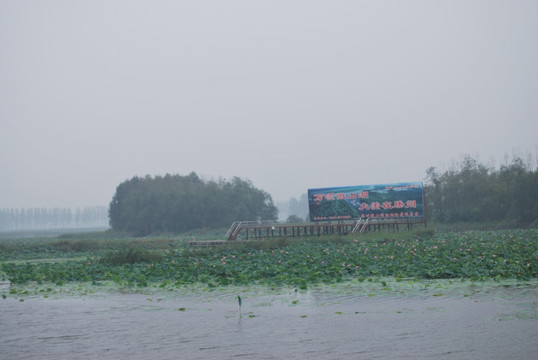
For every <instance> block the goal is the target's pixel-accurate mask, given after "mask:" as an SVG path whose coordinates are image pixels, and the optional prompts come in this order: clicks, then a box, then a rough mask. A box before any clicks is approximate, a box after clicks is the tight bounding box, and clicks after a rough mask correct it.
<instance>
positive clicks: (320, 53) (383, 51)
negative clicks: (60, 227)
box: [0, 0, 538, 208]
mask: <svg viewBox="0 0 538 360" xmlns="http://www.w3.org/2000/svg"><path fill="white" fill-rule="evenodd" d="M537 39H538V1H535V0H530V1H519V0H518V1H514V0H506V1H493V0H485V1H473V0H462V1H454V0H451V1H439V0H436V1H404V0H397V1H359V0H353V1H352V0H350V1H346V0H342V1H338V0H331V1H312V0H306V1H292V0H286V1H276V0H271V1H254V0H245V1H229V0H228V1H222V0H210V1H179V0H178V1H172V0H170V1H162V0H152V1H149V0H148V1H133V0H124V1H118V0H104V1H96V0H91V1H90V0H88V1H71V0H65V1H54V0H48V1H44V0H35V1H31V0H30V1H23V0H12V1H11V0H0V124H1V128H0V208H10V207H64V206H65V207H78V206H93V205H108V204H109V202H110V200H111V199H112V196H113V195H114V192H115V190H116V186H118V185H119V184H120V183H121V182H122V181H124V180H126V179H129V178H131V177H133V176H135V175H138V176H144V175H146V174H150V175H165V174H166V173H171V174H181V175H186V174H188V173H190V172H191V171H195V172H196V173H197V174H198V175H199V176H201V177H203V178H205V179H211V178H219V177H223V178H226V179H230V178H232V177H233V176H239V177H242V178H247V179H250V180H251V181H252V182H253V184H254V186H256V187H257V188H261V189H263V190H265V191H267V192H269V193H270V194H271V195H272V196H273V199H274V200H287V199H289V198H290V197H292V196H294V197H297V198H298V197H299V196H300V195H301V194H302V193H305V192H306V191H307V189H308V188H317V187H330V186H345V185H365V184H377V183H393V182H402V181H421V180H423V179H424V177H425V172H426V169H427V168H428V167H430V166H435V167H438V168H440V169H441V168H443V166H448V164H450V163H451V162H453V161H459V160H461V157H462V156H463V155H464V154H470V155H472V156H475V157H478V159H479V160H480V161H481V162H483V163H492V162H493V161H495V163H496V165H497V166H499V164H501V163H503V162H504V161H505V155H506V154H508V155H509V158H510V159H511V157H512V153H513V152H519V153H521V154H522V155H524V156H526V155H527V154H531V155H532V157H533V159H534V160H533V162H534V164H535V163H536V159H535V156H536V152H537V149H538V116H537V115H538V66H537V64H538V41H537Z"/></svg>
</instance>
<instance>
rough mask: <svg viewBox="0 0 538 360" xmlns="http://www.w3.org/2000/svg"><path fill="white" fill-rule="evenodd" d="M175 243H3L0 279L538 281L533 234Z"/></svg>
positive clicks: (129, 282)
mask: <svg viewBox="0 0 538 360" xmlns="http://www.w3.org/2000/svg"><path fill="white" fill-rule="evenodd" d="M185 244H186V243H185V241H184V239H178V238H177V237H156V238H143V239H131V238H127V237H121V236H119V237H118V236H114V235H111V234H110V233H109V234H97V235H93V236H92V235H91V234H86V235H77V236H73V237H71V238H69V237H63V238H61V237H60V238H55V239H33V240H27V239H25V240H24V241H11V242H10V241H7V242H6V241H4V242H2V246H3V251H2V257H1V261H2V262H1V263H0V272H3V273H4V277H7V278H8V279H9V280H10V281H11V283H12V284H18V285H24V284H30V283H37V284H47V283H52V284H56V286H66V285H67V284H70V283H73V282H89V283H92V284H94V285H99V284H101V283H106V282H112V283H116V284H118V285H122V286H128V287H147V286H157V287H163V288H165V287H167V288H168V287H174V286H181V285H184V284H205V285H207V286H208V287H212V286H221V285H249V284H264V285H271V286H273V285H278V286H280V285H286V286H297V287H299V288H303V289H304V288H307V287H308V286H309V285H311V284H316V283H327V284H331V283H338V282H343V281H347V280H354V281H355V280H356V281H359V282H360V281H364V280H365V279H368V278H372V277H376V278H381V277H392V278H394V279H396V281H398V280H399V279H406V278H416V279H454V278H462V279H470V280H487V279H530V278H535V277H536V276H537V275H538V265H537V263H538V230H534V229H533V230H499V231H467V232H452V233H437V234H435V233H433V232H432V231H428V230H422V231H417V232H402V233H390V232H387V233H370V234H366V235H364V234H361V235H356V236H342V237H330V238H329V237H327V238H317V237H316V238H299V239H289V238H286V239H285V238H279V239H268V240H264V241H257V242H254V241H252V242H245V243H240V244H233V245H230V246H223V247H219V248H214V249H193V248H188V247H187V246H186V245H185Z"/></svg>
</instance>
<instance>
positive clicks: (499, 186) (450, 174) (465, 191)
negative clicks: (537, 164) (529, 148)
mask: <svg viewBox="0 0 538 360" xmlns="http://www.w3.org/2000/svg"><path fill="white" fill-rule="evenodd" d="M425 194H426V195H425V196H426V199H425V200H426V215H427V217H428V219H429V220H433V221H437V222H442V223H454V222H503V223H507V224H514V225H515V224H517V225H531V224H533V223H534V224H536V221H537V220H538V171H537V170H536V169H534V170H533V169H532V167H531V165H530V164H528V163H525V162H524V161H523V160H522V159H521V158H519V157H517V156H516V157H514V158H513V160H512V162H511V163H507V164H505V165H501V166H500V168H499V169H495V168H494V167H491V166H490V167H488V166H486V165H484V164H481V163H479V162H478V161H477V160H475V159H474V158H472V157H470V156H467V157H465V158H464V160H463V161H462V162H461V163H459V164H457V165H456V166H453V167H452V168H451V169H449V170H446V171H444V172H439V171H438V170H437V169H436V168H434V167H431V168H429V169H428V170H427V171H426V183H425Z"/></svg>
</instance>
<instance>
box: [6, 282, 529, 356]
mask: <svg viewBox="0 0 538 360" xmlns="http://www.w3.org/2000/svg"><path fill="white" fill-rule="evenodd" d="M367 285H368V284H355V285H351V286H350V285H347V286H346V285H339V286H336V287H333V286H321V287H317V288H313V289H309V290H308V291H306V292H300V291H295V290H294V289H278V290H270V289H267V288H265V289H264V288H260V287H250V288H223V289H218V290H216V291H205V290H196V291H187V290H182V291H162V292H147V293H146V294H141V293H118V292H114V293H109V292H106V293H101V294H92V295H89V296H67V295H66V296H55V297H52V296H51V297H49V298H43V297H42V296H41V297H38V296H33V297H32V296H27V297H17V296H11V295H8V296H7V297H6V299H3V300H2V299H0V359H12V360H15V359H25V360H27V359H130V360H135V359H507V358H512V359H536V358H537V354H538V305H537V302H538V290H537V286H536V281H535V282H534V283H532V284H529V283H527V284H512V285H490V286H488V287H487V288H484V287H481V286H480V287H478V288H477V287H475V286H469V284H465V285H464V286H461V285H460V286H459V287H456V288H450V287H439V286H438V287H436V288H432V287H425V288H423V289H418V288H416V287H415V288H413V289H412V290H410V289H405V288H402V289H400V290H397V291H395V290H394V289H391V290H390V291H386V292H383V288H376V289H374V290H372V289H368V288H366V286H367ZM389 286H390V284H389ZM371 291H374V293H371ZM443 292H444V293H443ZM238 293H240V294H241V297H242V306H241V309H239V306H238V301H237V298H236V296H237V294H238ZM21 300H22V301H21Z"/></svg>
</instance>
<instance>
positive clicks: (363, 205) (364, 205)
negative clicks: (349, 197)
mask: <svg viewBox="0 0 538 360" xmlns="http://www.w3.org/2000/svg"><path fill="white" fill-rule="evenodd" d="M363 210H370V205H368V204H367V203H362V204H361V207H360V208H359V211H363Z"/></svg>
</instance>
